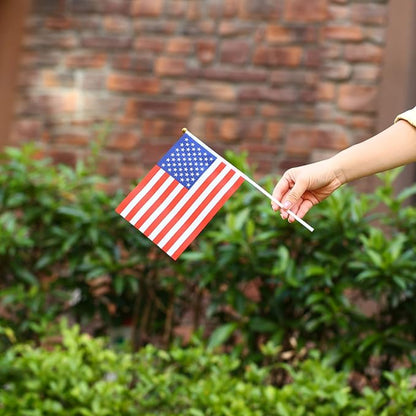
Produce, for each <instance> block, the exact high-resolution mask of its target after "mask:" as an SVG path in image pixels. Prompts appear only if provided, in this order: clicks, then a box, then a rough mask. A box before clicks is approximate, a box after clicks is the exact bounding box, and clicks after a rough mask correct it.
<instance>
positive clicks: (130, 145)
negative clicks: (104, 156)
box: [106, 131, 140, 151]
mask: <svg viewBox="0 0 416 416" xmlns="http://www.w3.org/2000/svg"><path fill="white" fill-rule="evenodd" d="M139 141H140V136H139V135H138V134H136V133H134V132H130V131H124V132H118V133H114V134H112V135H111V136H110V138H109V140H108V142H107V143H106V147H107V148H108V149H111V150H121V151H126V150H133V149H136V148H137V146H138V144H139Z"/></svg>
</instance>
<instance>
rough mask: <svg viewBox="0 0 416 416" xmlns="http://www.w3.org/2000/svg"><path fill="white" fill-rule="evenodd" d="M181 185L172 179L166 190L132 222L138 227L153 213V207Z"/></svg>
mask: <svg viewBox="0 0 416 416" xmlns="http://www.w3.org/2000/svg"><path fill="white" fill-rule="evenodd" d="M178 185H179V186H181V185H180V184H179V183H178V181H176V180H173V181H172V183H171V184H170V185H169V186H168V187H167V188H166V190H165V191H164V192H163V193H162V194H161V195H160V196H159V198H157V199H156V201H154V203H153V204H152V205H151V206H150V207H149V208H148V209H147V210H146V212H145V213H144V214H143V215H142V216H141V217H140V218H139V220H138V221H137V222H136V224H133V225H134V226H135V227H136V228H137V229H139V228H140V227H141V226H142V225H143V224H144V223H145V222H146V220H147V219H148V218H149V217H150V216H151V215H152V214H153V212H154V211H155V209H157V208H158V207H159V206H160V205H161V204H162V203H163V201H164V200H165V199H166V198H167V196H168V195H169V194H170V193H171V192H172V191H173V190H174V189H175V188H176V187H177V186H178Z"/></svg>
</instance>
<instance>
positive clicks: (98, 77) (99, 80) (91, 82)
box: [81, 71, 107, 90]
mask: <svg viewBox="0 0 416 416" xmlns="http://www.w3.org/2000/svg"><path fill="white" fill-rule="evenodd" d="M106 80H107V78H106V76H105V75H104V74H103V73H102V72H90V71H88V72H84V73H83V74H82V78H81V88H82V89H85V90H101V89H104V88H105V86H106Z"/></svg>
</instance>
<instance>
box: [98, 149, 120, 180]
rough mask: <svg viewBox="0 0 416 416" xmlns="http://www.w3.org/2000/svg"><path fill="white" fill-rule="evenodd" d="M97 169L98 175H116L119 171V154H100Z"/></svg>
mask: <svg viewBox="0 0 416 416" xmlns="http://www.w3.org/2000/svg"><path fill="white" fill-rule="evenodd" d="M101 153H103V152H101ZM97 171H98V172H97V173H98V174H99V175H103V176H107V177H108V176H114V175H117V174H118V173H119V171H120V156H119V155H116V154H100V160H99V161H98V167H97Z"/></svg>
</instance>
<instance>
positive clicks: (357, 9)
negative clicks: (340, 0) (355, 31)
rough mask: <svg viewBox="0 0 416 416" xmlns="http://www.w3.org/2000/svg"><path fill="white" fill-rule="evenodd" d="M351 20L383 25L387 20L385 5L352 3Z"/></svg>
mask: <svg viewBox="0 0 416 416" xmlns="http://www.w3.org/2000/svg"><path fill="white" fill-rule="evenodd" d="M350 7H351V16H352V21H353V22H356V23H363V24H372V25H384V24H385V23H386V20H387V6H385V5H384V4H372V3H366V4H352V5H351V6H350Z"/></svg>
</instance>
